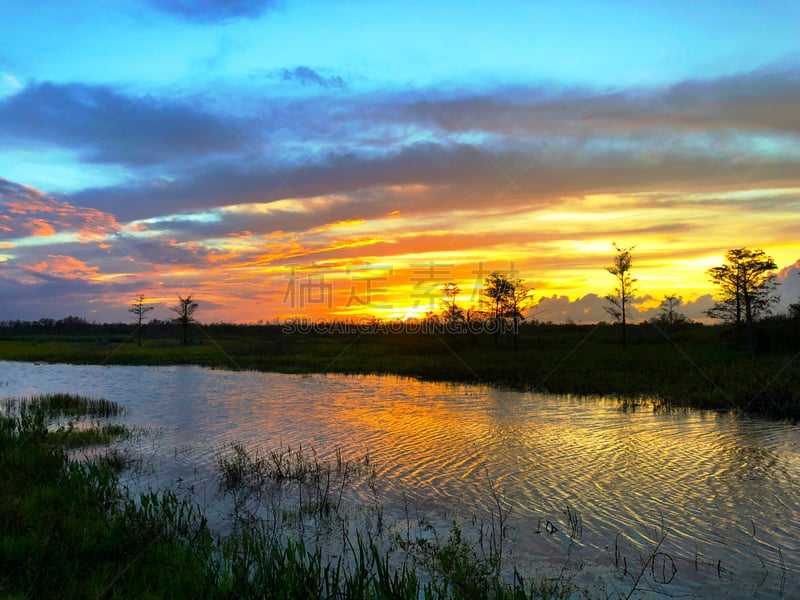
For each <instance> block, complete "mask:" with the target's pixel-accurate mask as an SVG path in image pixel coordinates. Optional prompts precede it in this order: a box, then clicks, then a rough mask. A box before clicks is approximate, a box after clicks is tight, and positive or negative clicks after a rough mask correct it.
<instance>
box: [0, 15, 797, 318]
mask: <svg viewBox="0 0 800 600" xmlns="http://www.w3.org/2000/svg"><path fill="white" fill-rule="evenodd" d="M0 22H2V23H4V24H5V27H4V38H5V42H4V45H3V46H2V47H0V165H2V170H0V277H1V278H2V281H3V301H2V303H0V318H1V319H16V318H21V319H37V318H40V317H54V318H60V317H64V316H67V315H77V316H82V317H85V318H88V319H90V320H97V321H111V320H124V321H127V320H130V315H129V314H128V313H127V309H128V308H129V306H130V302H131V301H132V300H133V299H135V298H137V297H138V296H139V295H140V294H143V295H144V297H145V299H146V301H147V302H152V303H154V304H155V305H156V310H155V311H153V313H152V314H151V316H153V317H156V318H169V317H170V316H171V314H170V311H169V310H168V307H169V306H171V305H172V304H174V301H175V298H176V294H182V295H186V294H189V293H191V294H194V297H195V298H196V300H197V301H198V302H199V303H200V308H199V310H198V312H197V317H198V319H199V320H200V321H205V322H210V321H220V320H224V321H236V322H255V321H258V320H264V321H268V320H272V319H276V318H278V319H286V318H293V317H299V316H305V317H329V318H356V317H362V316H368V315H374V316H377V317H380V318H387V319H408V318H419V317H424V315H425V314H426V313H427V312H428V311H439V310H440V309H439V301H440V300H441V297H442V294H441V287H442V285H444V284H446V283H448V282H455V283H457V284H458V285H459V286H460V288H461V294H460V295H459V296H458V298H457V300H458V301H459V303H460V304H461V305H462V306H463V307H464V308H469V307H471V306H477V305H478V301H479V299H480V289H481V284H482V281H483V278H484V277H485V276H486V275H488V274H489V273H491V272H492V271H494V270H499V271H502V272H505V273H510V274H513V275H514V276H516V277H520V278H522V279H523V280H524V281H525V283H526V284H527V285H529V286H531V287H533V288H534V291H533V296H534V297H535V299H536V300H537V302H538V306H537V307H534V308H533V309H532V310H531V312H530V316H531V317H533V318H536V319H539V320H543V321H548V320H549V321H554V322H563V321H565V320H568V319H572V320H574V321H583V322H594V321H597V320H602V319H607V318H608V315H607V314H606V312H605V310H604V304H603V297H604V296H605V295H606V294H608V293H610V291H611V288H612V287H613V281H612V278H611V277H610V276H609V274H608V273H607V272H606V271H605V269H604V267H605V266H607V265H608V264H610V261H611V258H612V256H613V246H612V244H613V243H616V244H618V245H620V246H622V247H630V246H633V247H634V251H633V256H634V268H633V275H634V277H636V278H637V280H638V282H637V285H638V294H637V301H636V302H635V303H634V307H635V309H636V314H634V315H633V316H634V320H636V319H637V318H643V317H648V316H653V315H654V314H655V311H656V310H657V308H658V306H659V303H660V300H661V299H662V298H663V296H664V295H666V294H673V293H674V294H677V295H679V296H681V297H682V299H683V306H682V310H683V312H685V313H686V314H687V315H689V316H691V317H694V318H697V317H700V316H702V314H703V311H704V310H705V309H707V308H709V306H710V305H711V302H712V299H711V296H710V294H712V293H713V289H712V288H711V286H710V284H709V281H708V278H707V276H706V270H707V269H708V268H710V267H712V266H716V265H719V264H721V263H722V262H723V260H724V254H725V251H726V250H728V249H729V248H733V247H739V246H748V247H752V248H763V249H764V250H765V251H766V252H767V254H769V255H770V256H772V257H773V258H774V259H775V262H776V263H777V264H778V266H779V268H780V269H781V271H780V273H779V279H780V280H781V282H782V284H783V285H782V286H781V295H782V300H781V305H780V306H779V310H781V309H785V307H786V306H788V304H789V303H790V302H795V301H796V300H797V298H798V296H800V276H797V275H796V273H797V272H800V243H798V230H799V226H798V216H800V101H798V98H800V61H799V60H798V56H800V55H799V54H798V41H797V39H798V38H797V35H796V33H797V23H798V22H800V9H798V8H797V6H796V5H795V4H794V3H786V2H765V3H760V4H759V5H758V7H755V5H752V4H751V3H746V2H730V3H726V4H725V5H724V7H723V6H722V5H719V4H717V3H714V2H704V1H701V2H693V3H680V4H677V5H673V4H670V3H659V2H642V3H637V4H635V5H631V4H630V3H610V4H607V5H604V6H603V7H602V8H601V7H600V5H599V4H597V3H592V2H567V3H545V4H539V3H513V2H471V3H468V4H464V3H459V2H449V1H448V2H439V3H416V2H402V3H401V2H385V3H379V6H374V5H372V4H367V3H362V2H358V1H356V0H352V1H345V2H326V1H323V2H312V1H310V0H309V1H305V0H300V1H296V2H295V1H292V2H275V1H274V0H260V1H257V0H250V1H242V2H232V3H231V2H228V1H222V0H220V1H216V0H215V1H207V2H202V3H197V4H190V3H184V2H173V1H162V0H125V1H122V2H114V3H78V4H74V3H70V4H69V6H67V5H66V4H64V3H57V2H42V3H33V4H31V3H21V2H5V3H0ZM711 24H713V26H712V25H711Z"/></svg>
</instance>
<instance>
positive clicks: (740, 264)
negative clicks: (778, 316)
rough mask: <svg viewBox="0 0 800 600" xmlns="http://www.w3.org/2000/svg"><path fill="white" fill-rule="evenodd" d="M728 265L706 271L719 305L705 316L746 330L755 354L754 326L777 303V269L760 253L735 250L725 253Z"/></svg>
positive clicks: (759, 250)
mask: <svg viewBox="0 0 800 600" xmlns="http://www.w3.org/2000/svg"><path fill="white" fill-rule="evenodd" d="M725 260H726V261H727V262H726V264H724V265H721V266H719V267H712V268H711V269H709V270H708V271H707V273H708V276H709V278H710V279H711V282H712V283H713V284H714V285H716V286H717V288H718V298H719V300H718V301H717V303H716V304H715V305H714V306H713V307H712V308H710V309H709V310H707V311H706V315H708V316H709V317H712V318H715V319H722V320H724V321H727V322H729V323H733V324H734V325H735V326H736V327H737V328H739V329H741V328H742V327H744V328H745V330H746V332H747V343H748V347H749V348H750V352H751V354H752V353H754V352H755V338H754V335H753V323H754V322H755V321H757V320H758V319H760V318H761V317H765V316H767V315H769V314H770V312H771V306H772V305H773V304H775V303H776V302H777V301H778V297H777V295H776V294H775V286H776V285H777V284H776V283H775V275H774V274H773V273H772V271H774V270H775V269H777V268H778V265H776V264H775V261H774V260H773V259H772V257H771V256H767V255H766V253H765V252H764V251H763V250H761V249H755V250H750V249H749V248H733V249H732V250H728V251H727V252H726V253H725Z"/></svg>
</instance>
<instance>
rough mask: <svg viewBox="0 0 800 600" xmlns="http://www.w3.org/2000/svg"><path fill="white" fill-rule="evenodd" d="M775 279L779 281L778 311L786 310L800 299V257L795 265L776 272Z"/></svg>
mask: <svg viewBox="0 0 800 600" xmlns="http://www.w3.org/2000/svg"><path fill="white" fill-rule="evenodd" d="M775 281H776V282H777V283H779V284H780V285H779V286H778V294H779V295H780V302H779V303H778V306H777V309H776V312H779V313H780V312H784V313H785V312H786V311H788V310H789V305H790V304H794V303H795V302H799V301H800V259H798V260H797V261H796V262H795V263H794V264H793V265H789V266H788V267H784V268H783V269H781V270H780V271H778V272H777V273H776V276H775Z"/></svg>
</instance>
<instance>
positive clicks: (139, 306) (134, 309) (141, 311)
mask: <svg viewBox="0 0 800 600" xmlns="http://www.w3.org/2000/svg"><path fill="white" fill-rule="evenodd" d="M154 308H155V307H154V306H146V305H145V303H144V294H139V297H138V298H137V299H136V300H134V301H133V302H131V308H129V309H128V312H129V313H133V314H134V316H135V317H136V341H137V343H138V344H139V345H140V346H141V345H142V322H143V321H144V317H145V315H146V314H147V313H149V312H150V311H151V310H153V309H154Z"/></svg>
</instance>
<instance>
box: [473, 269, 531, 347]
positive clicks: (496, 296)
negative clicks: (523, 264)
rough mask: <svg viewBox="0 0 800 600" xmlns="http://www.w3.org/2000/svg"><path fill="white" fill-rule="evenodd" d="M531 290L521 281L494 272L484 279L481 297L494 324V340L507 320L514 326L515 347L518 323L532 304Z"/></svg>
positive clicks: (522, 319)
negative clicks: (484, 300) (482, 296)
mask: <svg viewBox="0 0 800 600" xmlns="http://www.w3.org/2000/svg"><path fill="white" fill-rule="evenodd" d="M532 289H533V288H529V287H527V286H526V285H525V284H524V282H523V280H522V279H509V278H508V277H506V276H505V275H503V274H502V273H497V272H494V273H492V274H490V275H489V276H488V277H486V281H485V283H484V285H483V295H484V296H486V298H488V304H489V309H488V311H487V312H488V316H489V318H490V319H492V320H493V321H494V324H495V327H496V329H495V332H496V333H495V339H497V336H498V335H499V333H500V331H501V330H502V329H503V328H504V325H505V324H506V320H507V319H511V321H512V322H513V324H514V327H513V331H514V346H515V347H516V345H517V335H518V332H519V322H520V321H524V320H525V311H526V310H528V308H530V306H531V304H532V300H531V298H529V294H530V292H531V290H532Z"/></svg>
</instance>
